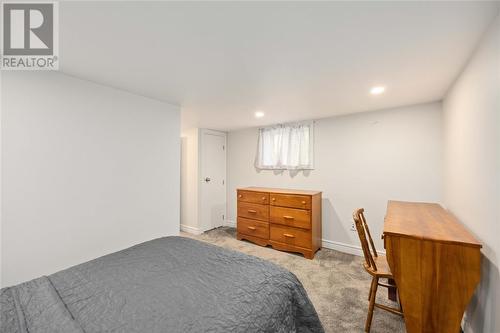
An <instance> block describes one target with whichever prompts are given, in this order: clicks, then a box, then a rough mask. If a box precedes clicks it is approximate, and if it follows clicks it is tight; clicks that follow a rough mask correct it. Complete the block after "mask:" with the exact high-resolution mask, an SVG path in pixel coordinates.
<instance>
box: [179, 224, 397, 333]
mask: <svg viewBox="0 0 500 333" xmlns="http://www.w3.org/2000/svg"><path fill="white" fill-rule="evenodd" d="M181 235H182V236H186V237H192V238H195V239H198V240H201V241H205V242H208V243H211V244H215V245H218V246H221V247H224V248H228V249H231V250H236V251H240V252H243V253H246V254H250V255H253V256H256V257H260V258H263V259H266V260H269V261H271V262H273V263H275V264H278V265H280V266H283V267H285V268H287V269H288V270H290V271H291V272H293V273H294V274H295V275H296V276H297V277H298V278H299V280H300V281H301V282H302V284H303V285H304V287H305V289H306V290H307V293H308V295H309V298H310V299H311V301H312V303H313V304H314V307H315V308H316V311H317V312H318V315H319V317H320V319H321V322H322V323H323V326H324V328H325V330H326V332H363V330H364V325H365V320H366V313H367V310H368V300H367V297H368V290H369V288H370V281H371V278H370V276H369V275H368V273H366V272H365V271H364V269H363V267H362V258H360V257H356V256H353V255H349V254H344V253H341V252H337V251H333V250H328V249H323V250H321V251H319V252H318V253H316V256H315V258H314V259H313V260H308V259H304V258H303V257H302V256H300V255H295V254H290V253H286V252H280V251H276V250H273V249H272V248H269V247H268V248H265V247H261V246H257V245H254V244H252V243H249V242H246V241H238V240H237V239H236V232H235V229H234V228H227V227H222V228H218V229H214V230H211V231H208V232H206V233H204V234H202V235H199V236H193V235H189V234H186V233H181ZM377 301H378V302H380V303H385V304H388V305H391V306H395V303H392V302H390V301H388V300H387V289H386V288H380V290H379V292H378V298H377ZM371 332H373V333H376V332H381V333H382V332H384V333H386V332H405V329H404V322H403V319H402V318H400V317H399V316H396V315H393V314H391V313H388V312H387V311H383V310H380V309H375V312H374V315H373V322H372V330H371Z"/></svg>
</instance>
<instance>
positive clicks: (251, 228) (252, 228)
mask: <svg viewBox="0 0 500 333" xmlns="http://www.w3.org/2000/svg"><path fill="white" fill-rule="evenodd" d="M247 228H248V229H250V230H255V227H247Z"/></svg>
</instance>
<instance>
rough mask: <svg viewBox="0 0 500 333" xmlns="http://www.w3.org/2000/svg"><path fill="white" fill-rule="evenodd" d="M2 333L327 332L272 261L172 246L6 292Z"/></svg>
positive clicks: (156, 243) (152, 245)
mask: <svg viewBox="0 0 500 333" xmlns="http://www.w3.org/2000/svg"><path fill="white" fill-rule="evenodd" d="M0 315H1V317H0V332H2V333H3V332H6V333H7V332H8V333H14V332H16V333H17V332H20V333H24V332H31V333H33V332H51V333H57V332H64V333H73V332H75V333H76V332H78V333H81V332H87V333H90V332H273V333H274V332H284V333H290V332H323V327H322V326H321V323H320V321H319V319H318V316H317V314H316V311H315V309H314V307H313V305H312V304H311V302H310V300H309V298H308V296H307V294H306V292H305V290H304V288H303V286H302V284H301V283H300V282H299V281H298V280H297V278H296V277H295V275H293V274H292V273H290V272H289V271H287V270H285V269H284V268H281V267H279V266H277V265H274V264H272V263H270V262H267V261H265V260H262V259H259V258H256V257H252V256H248V255H245V254H243V253H239V252H235V251H229V250H226V249H223V248H220V247H217V246H213V245H210V244H206V243H203V242H200V241H197V240H193V239H189V238H184V237H164V238H158V239H155V240H152V241H148V242H145V243H142V244H139V245H136V246H133V247H131V248H128V249H125V250H122V251H119V252H116V253H112V254H109V255H106V256H103V257H100V258H97V259H95V260H92V261H89V262H86V263H83V264H80V265H77V266H74V267H71V268H69V269H66V270H63V271H60V272H57V273H55V274H52V275H49V276H44V277H40V278H37V279H34V280H32V281H29V282H25V283H21V284H19V285H16V286H13V287H7V288H3V289H1V290H0Z"/></svg>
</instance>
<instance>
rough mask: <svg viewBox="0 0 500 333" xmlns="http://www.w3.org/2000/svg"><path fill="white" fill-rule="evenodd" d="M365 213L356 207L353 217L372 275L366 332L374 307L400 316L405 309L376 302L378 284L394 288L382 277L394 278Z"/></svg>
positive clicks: (367, 267) (365, 264)
mask: <svg viewBox="0 0 500 333" xmlns="http://www.w3.org/2000/svg"><path fill="white" fill-rule="evenodd" d="M363 213H364V209H363V208H359V209H356V210H355V211H354V213H353V214H352V217H353V219H354V223H355V225H356V230H357V231H358V236H359V241H360V242H361V248H362V249H363V255H364V257H365V263H364V264H363V266H364V267H365V270H366V271H367V272H368V273H369V274H370V275H371V276H372V283H371V287H370V293H369V294H368V300H369V301H370V305H369V306H368V316H367V318H366V324H365V332H370V327H371V324H372V317H373V309H374V307H377V308H380V309H382V310H386V311H389V312H391V313H394V314H397V315H400V316H402V315H403V311H402V309H401V305H400V306H399V309H395V308H392V307H389V306H386V305H383V304H379V303H376V302H375V298H376V296H377V288H378V286H381V287H386V288H394V285H390V284H385V283H381V282H380V281H379V280H380V279H381V278H387V279H393V276H392V273H391V270H390V268H389V264H388V263H387V260H386V258H385V256H379V255H378V253H377V250H376V249H375V245H374V244H373V239H372V236H371V234H370V229H368V224H366V219H365V216H364V214H363ZM368 242H369V243H368ZM372 252H373V253H372ZM399 304H401V303H399Z"/></svg>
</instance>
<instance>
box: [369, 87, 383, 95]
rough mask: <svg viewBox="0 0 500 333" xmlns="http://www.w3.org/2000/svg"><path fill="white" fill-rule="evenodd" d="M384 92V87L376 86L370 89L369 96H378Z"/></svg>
mask: <svg viewBox="0 0 500 333" xmlns="http://www.w3.org/2000/svg"><path fill="white" fill-rule="evenodd" d="M384 91H385V87H384V86H377V87H373V88H371V89H370V94H372V95H380V94H383V93H384Z"/></svg>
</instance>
